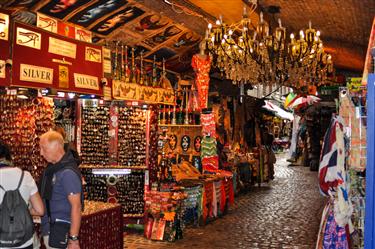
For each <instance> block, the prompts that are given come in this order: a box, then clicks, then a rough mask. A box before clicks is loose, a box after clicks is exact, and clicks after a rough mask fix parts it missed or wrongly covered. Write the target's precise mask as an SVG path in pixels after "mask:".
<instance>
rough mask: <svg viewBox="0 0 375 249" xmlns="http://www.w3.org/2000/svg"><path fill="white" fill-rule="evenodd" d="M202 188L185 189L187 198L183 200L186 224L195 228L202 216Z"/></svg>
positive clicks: (199, 186)
mask: <svg viewBox="0 0 375 249" xmlns="http://www.w3.org/2000/svg"><path fill="white" fill-rule="evenodd" d="M202 190H203V189H202V186H201V185H198V186H191V187H185V190H184V192H185V193H186V195H187V198H186V199H185V200H184V207H185V216H184V222H185V223H186V224H193V225H194V226H197V225H198V224H199V220H200V218H201V216H202Z"/></svg>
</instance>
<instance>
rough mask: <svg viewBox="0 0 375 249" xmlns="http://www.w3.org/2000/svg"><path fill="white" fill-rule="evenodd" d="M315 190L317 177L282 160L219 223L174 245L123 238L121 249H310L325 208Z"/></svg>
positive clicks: (193, 231) (190, 232) (190, 233)
mask: <svg viewBox="0 0 375 249" xmlns="http://www.w3.org/2000/svg"><path fill="white" fill-rule="evenodd" d="M317 184H318V181H317V172H310V170H309V168H308V167H302V166H288V163H287V162H286V159H285V158H284V155H281V156H278V160H277V163H276V165H275V180H273V182H272V183H270V184H269V185H268V186H262V187H253V188H252V189H251V191H250V192H249V193H247V194H243V195H240V196H239V197H237V198H236V199H235V204H234V205H233V207H231V208H230V209H229V212H228V214H227V215H225V216H224V217H222V218H219V219H217V220H215V221H213V222H211V223H210V224H208V225H206V226H204V227H200V228H188V229H186V230H185V232H184V238H183V239H182V240H179V241H176V242H174V243H168V242H155V241H149V240H146V239H144V238H143V236H142V235H137V234H129V235H125V248H129V249H159V248H160V249H161V248H166V249H169V248H170V249H172V248H173V249H180V248H181V249H183V248H189V249H205V248H213V249H214V248H215V249H219V248H220V249H222V248H223V249H224V248H225V249H227V248H230V249H231V248H233V249H234V248H236V249H237V248H244V249H245V248H246V249H257V248H259V249H263V248H264V249H268V248H280V249H284V248H285V249H289V248H293V249H313V248H315V241H316V237H317V233H318V229H319V223H320V218H321V212H322V209H323V206H324V203H325V199H324V198H323V197H321V195H320V194H319V190H318V185H317Z"/></svg>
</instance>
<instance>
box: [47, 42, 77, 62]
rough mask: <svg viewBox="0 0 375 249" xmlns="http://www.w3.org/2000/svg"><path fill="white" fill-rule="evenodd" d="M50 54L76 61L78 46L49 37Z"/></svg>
mask: <svg viewBox="0 0 375 249" xmlns="http://www.w3.org/2000/svg"><path fill="white" fill-rule="evenodd" d="M48 52H49V53H52V54H58V55H62V56H67V57H70V58H73V59H75V58H76V53H77V45H76V44H74V43H71V42H67V41H63V40H60V39H56V38H53V37H49V44H48Z"/></svg>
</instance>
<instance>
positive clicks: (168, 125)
mask: <svg viewBox="0 0 375 249" xmlns="http://www.w3.org/2000/svg"><path fill="white" fill-rule="evenodd" d="M158 126H160V127H186V128H187V127H195V128H198V127H202V125H178V124H176V125H172V124H159V125H158Z"/></svg>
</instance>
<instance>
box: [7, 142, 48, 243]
mask: <svg viewBox="0 0 375 249" xmlns="http://www.w3.org/2000/svg"><path fill="white" fill-rule="evenodd" d="M18 186H19V188H18V189H19V193H20V195H21V197H22V199H23V200H24V201H25V202H26V204H27V205H28V207H29V211H30V214H31V215H33V216H42V215H43V214H44V205H43V201H42V198H41V197H40V195H39V192H38V187H37V185H36V184H35V181H34V179H33V178H32V176H31V174H30V173H29V172H27V171H23V170H22V169H20V168H17V167H13V163H12V157H11V153H10V149H9V147H8V146H7V145H6V144H5V143H4V142H2V141H0V204H2V203H3V201H4V200H3V199H4V195H5V192H6V191H9V190H15V189H17V187H18ZM8 202H9V201H8ZM8 202H7V203H8ZM2 212H4V213H5V210H2ZM26 212H27V211H26ZM4 213H3V214H4ZM1 225H2V224H1ZM1 233H2V232H1ZM31 234H32V233H31ZM0 236H2V234H0ZM21 243H22V242H21ZM1 245H2V244H0V249H8V248H22V249H33V236H31V237H30V239H28V240H27V241H26V242H25V243H23V244H22V245H20V246H17V247H1Z"/></svg>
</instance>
